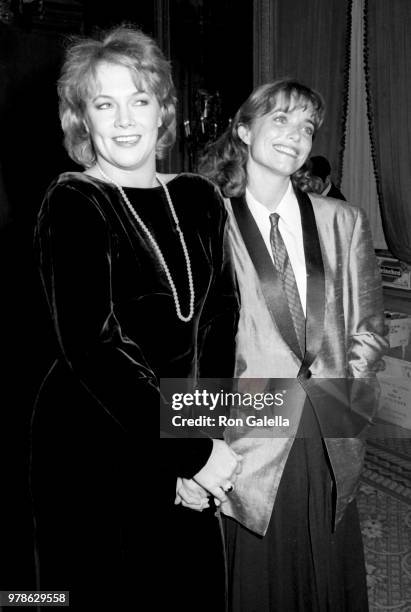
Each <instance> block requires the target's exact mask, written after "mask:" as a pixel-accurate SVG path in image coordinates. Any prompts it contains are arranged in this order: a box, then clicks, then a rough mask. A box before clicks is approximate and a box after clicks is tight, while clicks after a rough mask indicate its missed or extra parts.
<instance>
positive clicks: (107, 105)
mask: <svg viewBox="0 0 411 612" xmlns="http://www.w3.org/2000/svg"><path fill="white" fill-rule="evenodd" d="M111 107H112V104H111V102H100V104H96V108H97V109H98V110H106V109H108V108H111Z"/></svg>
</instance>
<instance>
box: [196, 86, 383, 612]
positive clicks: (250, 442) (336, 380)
mask: <svg viewBox="0 0 411 612" xmlns="http://www.w3.org/2000/svg"><path fill="white" fill-rule="evenodd" d="M323 115H324V103H323V100H322V98H321V96H320V95H319V94H318V93H317V92H315V91H313V90H312V89H310V88H308V87H306V86H304V85H303V84H301V83H299V82H296V81H293V80H290V79H285V80H281V81H276V82H273V83H267V84H265V85H262V86H260V87H258V88H256V89H255V90H254V92H253V93H252V94H251V95H250V97H249V98H248V99H247V100H246V102H245V103H244V104H243V105H242V106H241V107H240V109H239V111H238V112H237V114H236V116H235V118H234V120H233V121H232V123H231V125H230V126H229V128H228V129H227V131H226V132H225V134H224V135H223V136H222V137H221V138H220V139H219V141H217V142H216V143H215V144H214V145H212V146H211V147H210V148H209V150H208V152H207V153H206V156H205V157H204V159H203V162H202V166H201V170H202V172H203V173H204V174H206V175H207V176H208V177H210V178H211V179H213V180H214V181H215V182H216V183H217V184H218V186H219V187H220V188H221V190H222V192H223V193H224V195H225V196H226V198H227V200H226V206H227V209H228V211H229V219H230V228H229V237H230V241H231V249H232V254H233V259H234V262H235V267H236V272H237V278H238V283H239V288H240V295H241V313H240V322H239V328H238V332H237V337H236V376H237V377H239V379H240V381H239V382H240V383H241V381H243V382H242V384H243V388H246V387H247V381H244V379H253V380H252V383H253V386H254V389H256V388H258V387H259V386H260V388H259V390H260V391H261V390H265V391H266V390H267V389H271V390H277V391H278V389H284V385H285V384H287V385H288V387H287V389H286V391H287V397H288V399H287V400H286V401H285V403H284V405H283V407H282V416H284V417H287V416H288V417H289V421H290V424H289V426H286V427H282V426H275V425H274V426H271V427H270V426H269V425H267V426H266V428H265V429H264V430H263V433H261V431H260V434H259V435H254V433H253V431H252V430H251V428H249V429H248V431H247V432H246V433H245V434H244V430H242V431H241V430H240V429H236V428H234V427H232V428H228V429H227V431H226V439H227V440H228V441H230V442H231V444H232V446H233V448H234V449H235V450H236V452H237V453H240V454H242V455H243V470H242V474H241V476H240V477H239V479H238V480H237V482H236V484H235V490H234V491H232V492H231V493H230V495H229V499H228V501H227V502H225V503H223V505H222V508H223V512H224V513H225V514H226V516H227V519H226V538H227V553H228V567H229V572H230V609H231V610H234V611H235V612H239V611H241V612H250V610H253V612H269V611H272V610H275V611H276V612H289V611H291V610H292V611H293V612H295V611H300V612H307V611H315V612H317V611H321V612H322V611H326V610H331V609H332V610H333V611H334V612H336V611H339V612H342V611H345V610H350V611H351V612H353V611H354V610H355V611H361V612H363V611H365V610H367V609H368V604H367V591H366V581H365V566H364V556H363V547H362V540H361V532H360V527H359V520H358V514H357V509H356V505H355V500H354V496H355V491H356V487H357V484H358V479H359V476H360V472H361V467H362V461H363V455H364V442H363V436H364V432H365V431H366V426H367V424H369V422H370V421H371V420H372V417H373V414H374V411H375V408H376V393H377V391H376V377H375V375H376V371H377V370H378V365H379V363H380V358H381V354H382V352H383V350H384V349H385V347H386V341H385V340H384V338H383V309H382V299H381V289H380V278H379V273H378V270H377V266H376V264H375V257H374V251H373V246H372V241H371V235H370V232H369V228H368V224H367V220H366V218H365V214H364V213H363V211H362V210H361V209H360V208H357V207H355V206H352V205H348V204H345V203H344V204H342V203H340V202H338V201H336V200H331V199H328V198H324V197H318V196H315V195H312V194H310V195H308V193H307V192H308V191H309V189H310V184H309V177H308V174H306V173H305V172H304V170H303V169H302V168H303V165H304V162H305V161H306V159H307V157H308V155H309V154H310V151H311V146H312V141H313V138H314V136H315V134H316V132H317V130H318V129H319V128H320V126H321V123H322V121H323ZM278 233H279V234H280V237H278ZM290 268H291V269H292V272H291V271H290ZM256 379H257V380H256ZM244 385H245V387H244ZM275 412H276V411H274V414H275Z"/></svg>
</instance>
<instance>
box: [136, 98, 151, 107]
mask: <svg viewBox="0 0 411 612" xmlns="http://www.w3.org/2000/svg"><path fill="white" fill-rule="evenodd" d="M149 102H150V100H149V99H148V98H136V99H135V100H134V102H133V105H134V106H147V104H149Z"/></svg>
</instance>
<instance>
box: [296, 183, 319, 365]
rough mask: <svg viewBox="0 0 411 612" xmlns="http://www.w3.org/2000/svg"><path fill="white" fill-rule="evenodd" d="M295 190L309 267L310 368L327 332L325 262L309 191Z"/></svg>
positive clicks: (306, 360)
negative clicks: (325, 321) (307, 192)
mask: <svg viewBox="0 0 411 612" xmlns="http://www.w3.org/2000/svg"><path fill="white" fill-rule="evenodd" d="M294 191H295V195H296V197H297V200H298V205H299V207H300V214H301V225H302V230H303V242H304V255H305V265H306V270H307V307H306V311H307V314H306V347H305V356H304V362H303V365H302V368H304V369H308V368H309V367H310V366H311V364H312V362H313V361H314V359H315V357H316V355H317V354H318V352H319V350H320V348H321V342H322V337H323V332H324V312H325V277H324V264H323V258H322V254H321V245H320V239H319V236H318V229H317V224H316V221H315V215H314V210H313V205H312V203H311V200H310V198H309V197H308V195H307V194H306V193H303V192H302V191H299V190H298V189H295V190H294Z"/></svg>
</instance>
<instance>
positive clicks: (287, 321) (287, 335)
mask: <svg viewBox="0 0 411 612" xmlns="http://www.w3.org/2000/svg"><path fill="white" fill-rule="evenodd" d="M310 204H311V202H310ZM231 207H232V209H233V212H234V216H235V218H236V221H237V225H238V228H239V230H240V233H241V235H242V238H243V240H244V244H245V246H246V247H247V251H248V254H249V255H250V258H251V260H252V262H253V264H254V267H255V269H256V272H257V275H258V278H259V280H260V286H261V290H262V293H263V295H264V299H265V301H266V304H267V308H268V310H269V312H270V314H271V317H272V318H273V319H274V322H275V324H276V325H277V328H278V329H279V331H280V334H281V335H282V337H283V339H284V340H285V342H286V343H287V344H288V346H289V347H290V349H291V350H292V351H293V352H294V353H295V355H296V356H297V357H298V359H302V357H303V356H302V354H301V349H300V345H299V343H298V339H297V335H296V333H295V329H294V325H293V321H292V318H291V313H290V310H289V308H288V303H287V297H286V295H285V293H284V290H283V285H282V282H281V278H280V277H279V275H278V273H277V271H276V269H275V268H274V266H273V262H272V261H271V258H270V256H269V254H268V251H267V247H266V246H265V242H264V240H263V238H262V236H261V233H260V230H259V229H258V226H257V224H256V222H255V220H254V217H253V215H252V214H251V213H250V210H249V208H248V206H247V203H246V201H245V198H244V196H241V197H239V198H231Z"/></svg>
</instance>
